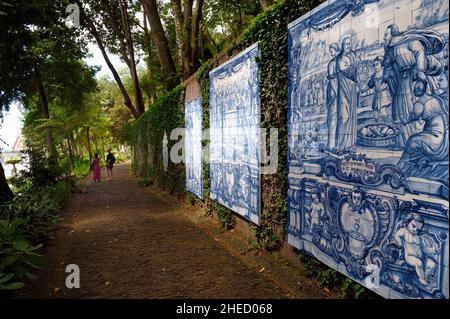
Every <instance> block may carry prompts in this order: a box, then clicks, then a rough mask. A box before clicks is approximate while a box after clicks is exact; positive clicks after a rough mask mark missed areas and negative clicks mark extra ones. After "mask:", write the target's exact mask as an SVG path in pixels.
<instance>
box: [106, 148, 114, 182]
mask: <svg viewBox="0 0 450 319" xmlns="http://www.w3.org/2000/svg"><path fill="white" fill-rule="evenodd" d="M115 162H116V158H115V157H114V155H113V153H111V149H110V148H108V155H106V172H107V173H108V180H109V181H110V180H112V178H113V173H112V169H113V165H114V163H115Z"/></svg>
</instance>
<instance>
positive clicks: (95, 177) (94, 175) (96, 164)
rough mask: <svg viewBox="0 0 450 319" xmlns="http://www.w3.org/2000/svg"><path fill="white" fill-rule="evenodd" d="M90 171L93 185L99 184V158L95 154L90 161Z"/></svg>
mask: <svg viewBox="0 0 450 319" xmlns="http://www.w3.org/2000/svg"><path fill="white" fill-rule="evenodd" d="M91 169H92V178H93V180H94V183H100V158H99V157H98V154H97V153H95V155H94V159H93V160H92V164H91Z"/></svg>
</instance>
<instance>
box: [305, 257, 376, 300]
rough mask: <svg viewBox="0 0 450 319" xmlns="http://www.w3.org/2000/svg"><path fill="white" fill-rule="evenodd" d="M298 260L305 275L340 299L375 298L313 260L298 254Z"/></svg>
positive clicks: (367, 291)
mask: <svg viewBox="0 0 450 319" xmlns="http://www.w3.org/2000/svg"><path fill="white" fill-rule="evenodd" d="M300 260H301V262H302V264H303V269H304V271H305V272H306V275H307V276H308V277H310V278H312V279H314V280H316V281H317V282H319V283H320V284H321V285H322V286H323V287H326V288H327V289H329V290H331V291H334V292H335V293H336V294H337V295H338V297H340V298H357V299H363V298H377V297H378V296H376V295H375V294H374V293H372V292H371V291H369V290H367V289H366V288H364V287H363V286H361V285H360V284H358V283H357V282H355V281H353V280H351V279H350V278H348V277H346V276H344V275H342V274H340V273H339V272H337V271H336V270H334V269H331V268H329V267H327V266H326V265H325V264H322V263H321V262H319V261H318V260H316V259H315V258H313V257H311V256H309V255H306V254H303V253H300Z"/></svg>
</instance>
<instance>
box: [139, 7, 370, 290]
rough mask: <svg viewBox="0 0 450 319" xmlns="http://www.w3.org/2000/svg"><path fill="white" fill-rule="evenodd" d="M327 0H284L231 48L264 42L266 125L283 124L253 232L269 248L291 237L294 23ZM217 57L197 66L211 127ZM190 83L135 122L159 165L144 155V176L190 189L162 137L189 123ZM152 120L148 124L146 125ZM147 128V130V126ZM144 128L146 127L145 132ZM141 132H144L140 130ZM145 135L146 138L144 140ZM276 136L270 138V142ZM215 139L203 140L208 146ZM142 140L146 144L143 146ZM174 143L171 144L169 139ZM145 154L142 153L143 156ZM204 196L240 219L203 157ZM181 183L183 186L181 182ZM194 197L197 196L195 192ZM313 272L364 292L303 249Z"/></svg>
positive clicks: (214, 208) (208, 206)
mask: <svg viewBox="0 0 450 319" xmlns="http://www.w3.org/2000/svg"><path fill="white" fill-rule="evenodd" d="M322 2H324V1H323V0H310V1H308V0H280V1H277V2H275V4H273V5H272V6H271V7H270V8H268V9H267V10H265V11H264V12H263V13H261V14H260V15H259V16H257V17H256V18H255V19H254V20H253V21H252V23H251V25H250V26H249V28H248V29H247V30H246V31H245V32H244V33H243V35H242V36H241V38H240V39H239V40H238V42H237V43H235V44H234V45H233V46H232V47H230V48H229V49H228V50H227V52H226V53H225V54H227V55H228V56H231V55H232V54H233V53H235V52H238V51H241V50H243V49H245V48H247V47H248V46H249V45H251V44H253V43H256V42H259V51H260V56H259V58H258V65H259V70H260V98H261V126H262V127H263V128H277V129H278V169H277V172H276V174H271V175H262V176H261V189H262V190H264V191H263V192H261V220H260V225H259V226H253V225H252V226H251V229H252V233H253V235H254V237H255V239H256V240H257V242H258V244H259V245H260V246H261V247H264V248H265V249H266V250H269V251H273V250H277V249H279V248H280V247H281V245H282V244H283V241H284V238H285V225H286V220H287V211H288V205H287V190H288V166H287V156H288V146H287V122H288V118H287V114H288V29H287V26H288V24H289V23H290V22H292V21H294V20H295V19H297V18H298V17H300V16H302V15H303V14H306V13H307V12H309V11H310V10H312V9H313V8H315V7H317V6H318V5H320V4H321V3H322ZM213 67H214V65H213V64H212V62H207V63H205V64H203V65H202V66H201V67H200V68H199V70H198V71H197V79H198V81H199V84H200V90H201V98H202V114H203V115H202V116H203V119H202V126H203V129H206V128H209V71H211V70H212V68H213ZM183 117H184V89H183V87H182V86H179V87H177V88H176V89H174V90H173V91H171V92H169V93H167V94H166V95H165V96H163V97H161V98H160V99H159V100H158V101H157V102H156V103H155V104H154V105H152V106H151V107H150V110H149V111H147V112H146V113H145V114H144V115H143V116H142V117H141V118H140V119H139V120H138V121H136V124H135V127H134V134H133V138H134V141H135V143H134V144H135V145H136V146H135V152H134V153H135V157H134V159H135V161H136V160H138V159H137V156H136V154H137V155H139V153H142V154H143V155H145V154H148V149H147V148H148V147H149V145H150V148H151V149H152V154H153V165H149V164H148V159H147V156H144V157H145V159H143V160H142V161H141V162H140V164H138V163H134V166H133V167H135V169H136V170H139V168H140V169H141V171H142V172H141V173H140V174H138V175H140V176H141V178H147V179H148V180H150V181H152V180H154V179H156V182H157V183H158V185H159V186H161V187H163V188H164V187H166V188H167V187H168V188H169V189H170V190H172V191H175V189H176V190H177V191H179V192H184V191H185V189H184V185H185V184H184V178H185V176H184V174H185V172H184V165H181V164H178V165H174V164H169V170H168V173H165V172H164V170H163V168H162V155H161V154H162V150H161V145H162V144H161V141H162V136H163V134H164V130H166V131H167V132H168V134H169V132H170V130H171V129H172V128H174V127H177V126H179V127H184V118H183ZM146 125H148V126H146ZM145 131H146V132H147V133H146V134H143V133H142V132H145ZM140 132H141V133H140ZM139 134H141V136H140V135H139ZM139 139H140V143H138V140H139ZM269 142H270V141H266V145H269ZM208 143H209V141H203V146H204V147H205V146H207V145H208ZM139 144H142V145H144V144H145V145H146V146H143V147H142V148H141V149H140V147H139ZM169 145H171V144H169ZM143 155H141V157H142V156H143ZM202 171H203V200H199V199H196V200H195V201H197V202H198V203H200V204H201V205H203V207H204V209H205V212H206V214H207V215H213V214H215V215H217V217H218V218H219V220H220V222H221V223H222V225H223V226H224V227H225V228H227V229H231V228H233V227H234V225H235V218H236V217H235V214H233V213H232V212H231V211H230V210H229V209H228V208H226V207H224V206H222V205H220V204H218V203H217V202H215V201H212V200H211V199H210V197H209V195H210V180H209V176H210V175H209V173H210V172H209V163H208V162H207V161H204V162H203V167H202ZM177 185H178V187H177ZM189 201H190V202H191V201H192V197H189ZM301 261H302V263H303V264H304V268H305V271H306V272H307V274H308V275H309V276H311V277H313V278H314V279H316V280H318V281H319V282H320V283H321V284H323V285H324V286H325V287H331V288H333V289H334V290H336V289H337V290H338V294H340V295H342V296H353V297H361V296H364V295H365V294H366V291H365V289H364V288H363V287H362V286H360V285H357V284H355V283H354V282H353V281H351V280H350V279H348V278H346V277H344V276H342V275H339V274H338V273H337V272H336V271H334V270H332V269H330V268H328V267H326V266H324V265H322V264H320V263H319V262H317V261H316V260H315V259H314V258H312V257H309V256H306V255H303V254H302V255H301Z"/></svg>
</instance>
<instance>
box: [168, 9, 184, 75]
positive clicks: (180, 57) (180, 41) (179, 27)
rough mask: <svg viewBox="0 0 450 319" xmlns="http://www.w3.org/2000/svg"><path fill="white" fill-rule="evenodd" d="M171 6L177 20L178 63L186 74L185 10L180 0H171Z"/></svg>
mask: <svg viewBox="0 0 450 319" xmlns="http://www.w3.org/2000/svg"><path fill="white" fill-rule="evenodd" d="M170 3H171V8H172V14H173V16H174V22H175V37H176V42H177V56H178V65H179V67H180V69H181V73H182V74H183V75H184V62H183V61H184V59H185V58H184V52H185V48H184V45H185V43H184V40H183V28H184V25H183V20H184V19H183V10H182V9H181V2H180V0H171V2H170Z"/></svg>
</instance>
